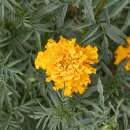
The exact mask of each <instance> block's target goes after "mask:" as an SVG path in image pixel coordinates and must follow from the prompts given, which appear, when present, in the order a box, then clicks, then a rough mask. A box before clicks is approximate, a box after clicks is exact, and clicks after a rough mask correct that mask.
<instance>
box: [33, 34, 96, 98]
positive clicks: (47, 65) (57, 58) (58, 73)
mask: <svg viewBox="0 0 130 130" xmlns="http://www.w3.org/2000/svg"><path fill="white" fill-rule="evenodd" d="M45 49H46V50H45V51H40V52H38V54H37V57H36V59H35V67H36V69H39V68H41V69H43V70H46V75H47V81H48V82H49V81H54V84H55V86H54V87H53V88H54V90H55V91H58V90H60V89H64V95H65V96H71V95H72V94H73V93H80V94H83V93H84V92H85V89H86V86H87V85H88V84H90V83H91V79H90V75H91V74H95V73H96V68H95V67H93V66H92V65H93V64H95V63H98V53H97V51H98V49H97V47H92V46H90V45H87V46H86V47H81V46H79V45H78V44H77V43H76V39H75V38H74V39H72V40H67V39H65V38H63V37H62V36H61V37H60V40H59V41H58V42H56V41H54V40H53V39H49V40H48V43H47V45H46V46H45Z"/></svg>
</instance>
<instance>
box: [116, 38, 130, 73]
mask: <svg viewBox="0 0 130 130" xmlns="http://www.w3.org/2000/svg"><path fill="white" fill-rule="evenodd" d="M127 43H128V46H127V47H124V46H122V45H120V46H118V48H117V49H116V51H115V64H116V65H119V64H120V63H121V62H122V61H123V60H125V59H129V58H130V37H128V38H127ZM125 69H126V71H130V61H129V60H128V62H127V63H126V65H125Z"/></svg>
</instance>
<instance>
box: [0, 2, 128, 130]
mask: <svg viewBox="0 0 130 130" xmlns="http://www.w3.org/2000/svg"><path fill="white" fill-rule="evenodd" d="M129 30H130V1H129V0H0V130H130V73H129V72H126V71H125V70H124V68H123V65H124V64H125V62H124V63H122V64H121V65H120V66H118V67H116V66H115V65H114V50H115V48H116V47H117V46H118V45H119V44H123V43H124V44H125V38H126V36H127V35H130V32H129ZM60 35H63V36H65V37H67V38H72V37H76V38H77V39H78V42H79V43H81V45H83V46H84V45H86V44H88V43H89V44H92V45H96V46H98V48H99V54H100V62H99V64H98V66H97V68H98V71H97V74H96V76H92V79H93V82H92V84H91V85H90V86H89V88H88V90H87V91H86V93H85V94H84V95H74V96H73V97H64V96H63V93H62V92H54V91H53V90H52V89H51V88H52V85H51V84H48V83H46V82H45V74H44V73H43V72H41V71H36V70H35V68H34V59H35V56H36V53H37V51H38V50H41V49H42V47H44V45H45V43H46V41H47V39H48V38H50V37H51V38H54V39H58V38H59V36H60Z"/></svg>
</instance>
